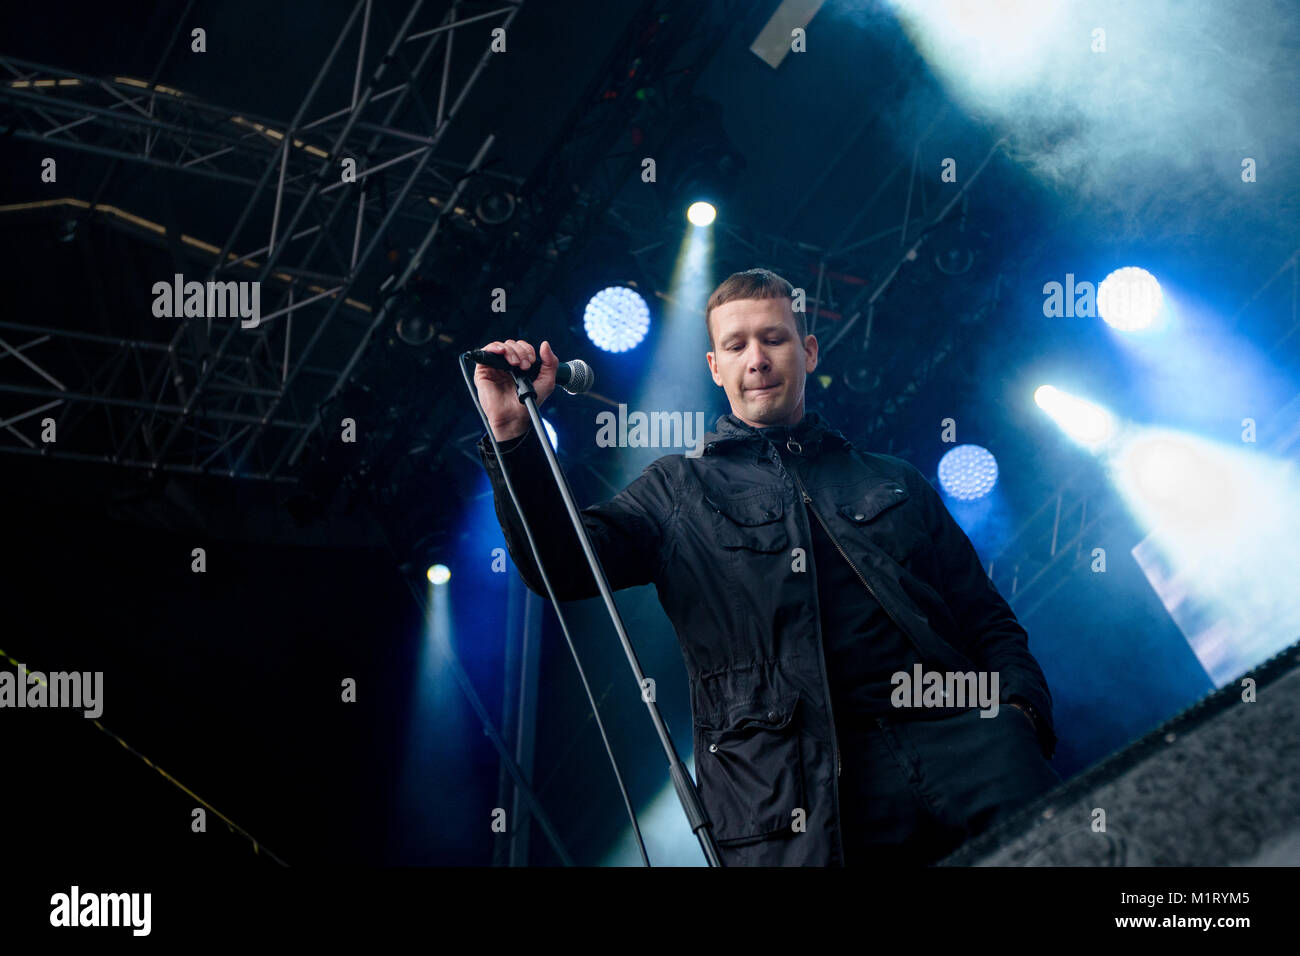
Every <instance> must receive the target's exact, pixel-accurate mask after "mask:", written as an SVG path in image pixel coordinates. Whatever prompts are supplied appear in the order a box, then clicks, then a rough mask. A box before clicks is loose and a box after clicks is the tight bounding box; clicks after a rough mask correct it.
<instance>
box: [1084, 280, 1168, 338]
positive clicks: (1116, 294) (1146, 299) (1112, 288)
mask: <svg viewBox="0 0 1300 956" xmlns="http://www.w3.org/2000/svg"><path fill="white" fill-rule="evenodd" d="M1163 305H1164V296H1163V295H1162V294H1161V292H1160V283H1159V282H1157V281H1156V277H1155V276H1153V275H1152V274H1151V273H1149V272H1147V271H1146V270H1145V269H1139V268H1138V267H1137V266H1125V267H1124V268H1123V269H1116V270H1115V271H1114V272H1112V273H1111V274H1110V275H1108V276H1106V278H1104V279H1102V280H1101V285H1099V286H1098V287H1097V312H1098V313H1099V314H1100V315H1101V317H1102V318H1103V319H1104V320H1105V321H1106V324H1107V325H1109V326H1110V327H1111V328H1113V329H1118V330H1119V331H1121V332H1135V331H1137V330H1138V329H1145V328H1148V327H1149V326H1151V324H1152V323H1154V322H1155V321H1156V319H1157V318H1158V317H1159V315H1160V310H1161V308H1162V307H1163Z"/></svg>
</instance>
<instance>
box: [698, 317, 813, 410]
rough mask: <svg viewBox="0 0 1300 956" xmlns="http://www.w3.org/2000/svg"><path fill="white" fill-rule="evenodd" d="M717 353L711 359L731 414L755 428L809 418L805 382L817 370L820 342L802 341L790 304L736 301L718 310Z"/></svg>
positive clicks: (714, 319) (715, 320)
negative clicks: (804, 411)
mask: <svg viewBox="0 0 1300 956" xmlns="http://www.w3.org/2000/svg"><path fill="white" fill-rule="evenodd" d="M711 319H712V323H713V341H714V343H715V344H716V346H717V349H716V351H713V352H709V353H707V355H706V356H705V357H706V358H707V359H708V360H709V371H710V372H712V373H713V381H714V382H715V383H716V384H718V385H721V386H722V387H723V389H725V390H726V393H727V399H728V400H729V401H730V402H731V414H733V415H735V416H736V417H737V418H739V419H740V420H741V421H743V422H745V423H746V424H748V425H752V426H753V427H755V428H766V427H768V426H769V425H794V424H796V423H797V422H798V421H799V420H800V419H801V418H803V387H804V378H805V376H806V375H807V374H808V373H809V372H811V371H812V370H813V369H815V368H816V367H817V337H816V336H813V335H808V336H805V337H804V340H803V341H802V342H800V341H799V340H798V338H799V331H798V329H797V328H796V327H795V322H794V312H792V311H791V310H790V300H789V299H785V298H781V299H736V300H733V301H731V302H727V303H724V304H723V305H720V306H718V307H717V308H716V309H714V310H713V315H712V317H711Z"/></svg>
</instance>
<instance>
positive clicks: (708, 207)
mask: <svg viewBox="0 0 1300 956" xmlns="http://www.w3.org/2000/svg"><path fill="white" fill-rule="evenodd" d="M686 218H687V219H688V220H690V223H691V225H693V226H711V225H712V224H713V220H714V219H716V218H718V211H717V210H716V209H714V208H713V204H712V203H707V202H693V203H691V204H690V206H689V207H687V209H686Z"/></svg>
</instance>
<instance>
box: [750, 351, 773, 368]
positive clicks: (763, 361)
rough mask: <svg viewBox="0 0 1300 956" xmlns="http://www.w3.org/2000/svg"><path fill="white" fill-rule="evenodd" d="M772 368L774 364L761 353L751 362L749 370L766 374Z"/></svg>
mask: <svg viewBox="0 0 1300 956" xmlns="http://www.w3.org/2000/svg"><path fill="white" fill-rule="evenodd" d="M771 367H772V363H771V362H769V361H768V360H767V356H766V355H764V354H763V353H762V352H759V353H758V354H757V355H755V356H754V357H753V358H751V359H750V360H749V370H750V371H751V372H766V371H767V370H768V369H769V368H771Z"/></svg>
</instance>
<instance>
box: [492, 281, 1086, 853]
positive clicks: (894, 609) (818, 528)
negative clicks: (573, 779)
mask: <svg viewBox="0 0 1300 956" xmlns="http://www.w3.org/2000/svg"><path fill="white" fill-rule="evenodd" d="M705 324H706V326H707V328H708V335H709V344H710V346H711V350H710V351H709V352H707V353H706V355H705V358H706V360H707V361H708V365H709V371H710V373H711V374H712V376H713V381H714V383H715V384H717V385H718V386H720V387H721V388H722V389H723V390H724V391H725V392H726V395H727V399H728V401H729V402H730V404H731V413H730V414H729V415H723V416H721V417H719V418H718V420H717V424H716V428H715V430H714V431H712V432H709V433H708V434H706V435H705V436H704V439H703V441H702V442H701V443H700V445H698V446H697V447H696V448H695V449H693V450H692V451H690V452H688V453H686V454H685V455H664V456H663V457H661V458H659V459H658V460H656V461H655V462H653V463H652V464H650V465H649V466H648V467H647V468H646V469H645V470H644V471H643V472H642V474H641V475H640V476H639V477H638V478H636V479H635V480H634V481H633V482H632V483H631V484H629V485H628V486H627V487H626V488H624V489H623V490H622V491H621V492H619V493H618V494H617V495H615V496H614V497H613V498H612V499H610V500H609V501H606V502H602V503H600V504H597V505H593V506H591V507H589V508H586V509H584V510H583V512H582V514H583V520H584V522H585V524H586V528H587V531H588V533H589V535H590V536H591V541H592V545H593V547H594V548H595V551H596V554H597V555H598V556H599V557H600V560H601V563H602V565H603V566H604V568H605V572H606V575H607V576H608V578H609V583H610V586H611V587H612V588H614V589H618V588H626V587H631V586H634V585H641V584H649V583H651V582H653V583H654V585H655V587H656V589H657V591H658V594H659V600H660V602H661V603H662V605H663V607H664V610H665V611H666V612H667V614H668V617H669V619H670V620H671V621H672V623H673V626H674V628H675V630H676V633H677V637H678V640H679V642H680V643H681V646H682V651H683V655H684V657H685V660H686V667H687V673H688V675H689V678H690V692H691V697H690V699H691V711H692V715H693V719H694V743H695V765H696V774H697V776H698V778H699V780H698V783H699V789H700V797H701V800H702V802H703V804H704V808H705V811H706V812H707V813H708V815H709V818H710V820H711V822H712V828H713V834H714V837H715V838H716V840H717V842H718V845H719V852H720V854H721V857H722V860H723V862H724V864H726V865H729V866H736V865H739V866H755V865H757V866H797V865H805V866H807V865H812V866H840V865H868V864H880V863H887V864H888V863H896V864H901V865H924V864H928V863H933V862H935V861H936V860H938V859H940V858H942V857H943V856H946V855H947V854H948V853H950V852H951V851H952V850H953V849H955V848H956V847H957V846H958V845H959V844H961V843H962V842H963V841H964V840H966V839H967V838H968V837H970V836H972V835H974V834H976V833H979V832H981V831H983V830H985V829H987V828H988V827H989V826H990V825H991V824H992V823H995V822H998V821H1000V820H1002V819H1004V818H1005V817H1006V816H1007V815H1008V814H1010V813H1011V812H1012V811H1013V810H1015V809H1017V808H1019V807H1021V806H1023V805H1024V804H1025V803H1026V802H1028V801H1030V800H1032V799H1033V798H1034V797H1036V796H1037V795H1038V794H1040V793H1041V792H1043V791H1044V790H1047V789H1050V788H1051V787H1053V786H1055V785H1056V784H1057V783H1059V782H1060V777H1059V776H1058V775H1057V774H1056V772H1055V771H1054V770H1053V769H1052V768H1051V766H1050V765H1049V764H1048V762H1047V760H1048V759H1050V758H1051V756H1052V753H1053V752H1054V750H1055V745H1056V739H1057V738H1056V734H1055V732H1054V731H1053V726H1052V698H1051V694H1050V692H1049V690H1048V687H1047V683H1046V680H1045V679H1044V677H1043V672H1042V670H1041V669H1040V668H1039V666H1038V662H1037V661H1036V660H1035V659H1034V657H1033V655H1031V654H1030V653H1029V649H1028V640H1027V636H1026V634H1025V631H1024V629H1023V628H1022V627H1021V626H1020V624H1019V623H1018V622H1017V621H1016V618H1015V615H1014V614H1013V613H1012V611H1011V608H1010V607H1009V606H1008V605H1007V603H1006V601H1004V600H1003V599H1002V597H1001V595H999V594H998V592H997V590H996V589H995V588H994V586H993V585H992V583H991V582H990V581H989V579H988V577H987V575H986V574H985V573H984V569H983V567H982V566H981V565H980V561H979V558H978V557H977V556H976V553H975V549H974V548H973V547H972V546H971V543H970V541H969V539H968V538H967V537H966V535H965V534H964V533H963V532H962V530H961V528H960V527H958V525H957V524H956V522H955V521H954V520H953V518H952V516H951V515H950V514H949V513H948V511H947V509H946V508H945V507H944V504H943V501H942V500H941V499H940V497H939V495H938V494H937V493H936V492H935V490H934V488H933V487H932V486H931V485H930V483H929V482H928V481H927V480H926V479H925V477H924V476H923V475H922V474H921V473H920V472H919V471H917V469H916V468H914V467H913V466H912V465H910V464H908V463H907V462H905V461H903V460H901V459H899V458H895V457H892V456H890V455H881V454H874V453H871V452H866V451H862V450H860V449H858V448H855V447H854V446H853V445H852V444H851V443H850V442H849V441H848V440H847V439H846V438H845V437H844V436H843V435H842V434H841V433H840V432H838V431H836V430H835V429H834V428H832V427H831V425H830V423H829V422H827V421H826V419H825V418H824V417H823V416H822V415H821V414H819V413H818V412H816V411H810V412H807V413H805V411H804V381H805V378H806V376H807V375H808V374H809V373H810V372H812V371H813V370H814V369H815V368H816V367H817V348H818V344H817V338H816V336H813V335H808V334H807V329H806V327H805V324H804V314H803V311H802V310H800V311H798V312H796V311H795V310H794V308H793V289H792V288H791V285H790V283H789V282H787V281H786V280H785V279H783V278H781V277H780V276H778V275H776V274H774V273H772V272H769V271H767V270H764V269H751V270H749V271H747V272H740V273H736V274H735V275H732V276H730V277H729V278H728V279H726V281H724V282H723V283H722V284H721V285H719V286H718V288H717V289H716V290H714V292H713V294H712V295H711V296H710V297H709V301H708V305H707V308H706V311H705ZM483 348H484V349H485V350H486V351H489V352H495V353H497V354H499V355H502V356H505V357H506V358H507V359H508V360H509V362H510V364H511V365H513V366H516V367H517V368H520V369H527V368H528V367H529V366H530V365H531V364H532V363H533V362H536V361H539V356H538V354H537V352H536V351H535V350H534V349H533V347H532V346H531V345H530V344H529V343H527V342H523V341H516V340H513V339H511V340H508V341H505V342H491V343H489V344H487V345H485V346H483ZM540 361H541V366H542V367H541V371H540V372H539V373H538V375H537V378H536V380H535V382H534V387H535V388H536V390H537V400H538V403H539V404H540V403H541V402H544V401H545V400H546V398H547V396H549V395H550V393H551V392H552V391H553V390H554V388H555V375H556V368H557V366H558V360H557V358H556V357H555V354H554V353H553V352H552V351H551V348H550V345H549V343H547V342H543V343H542V345H541V354H540ZM474 381H475V386H476V388H477V390H478V394H479V397H480V400H481V401H482V404H483V407H484V410H485V412H486V415H487V418H488V421H489V423H490V425H491V428H492V433H493V435H494V436H495V438H496V440H497V441H498V442H499V443H501V449H502V452H503V457H504V460H505V463H506V467H507V468H509V469H510V470H511V472H510V473H511V476H512V478H514V477H516V476H517V477H518V479H519V480H515V482H514V485H515V488H516V490H517V492H518V493H519V495H520V498H521V503H522V506H523V508H524V511H525V514H526V515H527V516H528V520H529V522H530V524H531V526H532V528H533V531H534V536H535V539H536V541H537V542H538V545H539V548H540V549H541V550H542V562H543V565H544V566H545V568H546V571H547V574H548V575H549V576H550V579H551V583H552V585H553V586H554V587H555V591H556V594H557V596H558V597H559V598H560V599H561V600H575V599H579V598H588V597H593V596H595V595H596V594H598V591H597V588H596V583H595V580H594V578H593V577H592V575H591V571H590V569H589V568H588V566H587V562H586V560H585V558H584V556H583V553H582V550H581V547H580V546H579V544H578V539H577V535H576V534H575V533H574V530H573V527H572V525H571V524H570V521H569V518H568V515H567V513H566V511H565V509H564V505H563V502H562V499H561V498H560V495H559V492H558V491H557V490H556V488H555V487H554V483H553V482H552V481H550V480H549V471H548V469H547V467H546V463H545V458H544V456H543V454H542V450H541V447H540V445H539V444H538V439H537V438H536V437H535V436H533V435H531V434H529V432H530V430H531V423H530V420H529V417H528V412H527V409H526V408H525V407H524V406H523V405H522V404H521V403H520V402H519V399H518V398H517V396H516V393H515V388H514V384H513V381H512V379H511V375H510V373H508V372H505V371H501V370H494V369H491V368H488V367H486V366H483V365H480V366H478V368H477V370H476V371H475V373H474ZM479 454H480V456H481V458H482V460H483V464H484V466H485V467H486V468H487V471H488V474H489V476H490V477H491V480H492V487H493V492H494V494H495V499H496V512H497V516H498V518H499V520H500V522H501V526H502V528H503V530H504V532H505V537H506V542H507V544H508V546H509V548H510V553H511V555H512V556H513V558H514V560H515V564H516V565H517V566H518V568H519V570H520V573H521V574H522V575H523V578H524V581H525V582H526V583H527V585H528V587H529V588H531V589H532V590H533V591H534V592H536V593H538V594H543V595H544V594H545V593H546V591H545V588H544V586H543V585H542V582H541V579H540V577H539V576H538V573H537V568H536V565H535V564H534V562H533V556H532V552H531V550H530V549H529V547H528V542H527V538H526V537H525V536H524V533H523V528H522V525H521V524H520V523H519V520H518V517H517V515H516V514H515V510H514V506H513V504H512V503H511V500H510V497H509V494H508V493H507V491H506V489H505V483H504V481H503V479H502V476H501V472H500V468H499V466H498V463H497V460H496V457H495V455H494V454H493V452H492V448H491V444H490V442H489V439H488V436H486V435H485V436H484V437H483V439H482V440H481V441H480V442H479ZM524 476H527V478H528V480H523V479H524ZM918 678H920V680H918ZM963 681H964V682H965V683H962V682H963ZM922 683H924V685H925V688H926V692H925V693H924V694H922V693H921V689H920V686H919V685H920V684H922ZM977 685H978V686H979V687H980V688H982V689H983V691H982V692H981V693H979V694H977V693H976V692H975V690H974V688H975V687H976V686H977ZM989 688H993V689H994V691H993V696H991V697H990V696H989V694H988V689H989ZM967 690H969V693H966V692H964V691H967ZM977 698H978V699H977ZM999 705H1007V706H999Z"/></svg>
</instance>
